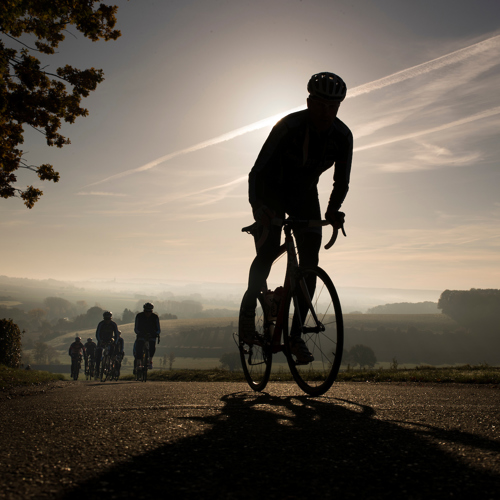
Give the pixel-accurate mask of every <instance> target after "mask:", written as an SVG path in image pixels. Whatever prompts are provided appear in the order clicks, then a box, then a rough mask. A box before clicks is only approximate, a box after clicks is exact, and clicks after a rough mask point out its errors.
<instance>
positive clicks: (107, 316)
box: [102, 311, 113, 319]
mask: <svg viewBox="0 0 500 500" xmlns="http://www.w3.org/2000/svg"><path fill="white" fill-rule="evenodd" d="M102 317H103V318H104V319H111V318H112V317H113V313H112V312H111V311H104V312H103V313H102Z"/></svg>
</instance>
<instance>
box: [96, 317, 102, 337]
mask: <svg viewBox="0 0 500 500" xmlns="http://www.w3.org/2000/svg"><path fill="white" fill-rule="evenodd" d="M101 326H102V321H101V322H100V323H99V324H98V325H97V330H96V331H95V338H96V340H97V342H100V341H101Z"/></svg>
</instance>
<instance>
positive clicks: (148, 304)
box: [143, 302, 155, 312]
mask: <svg viewBox="0 0 500 500" xmlns="http://www.w3.org/2000/svg"><path fill="white" fill-rule="evenodd" d="M143 307H144V312H148V311H149V312H151V311H152V310H153V309H154V307H155V306H154V305H153V304H151V302H146V303H145V304H144V306H143Z"/></svg>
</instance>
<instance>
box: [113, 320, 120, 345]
mask: <svg viewBox="0 0 500 500" xmlns="http://www.w3.org/2000/svg"><path fill="white" fill-rule="evenodd" d="M113 333H114V334H115V344H118V339H119V338H120V335H119V331H118V325H117V324H116V323H115V322H113Z"/></svg>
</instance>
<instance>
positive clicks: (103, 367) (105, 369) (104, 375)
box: [101, 354, 109, 382]
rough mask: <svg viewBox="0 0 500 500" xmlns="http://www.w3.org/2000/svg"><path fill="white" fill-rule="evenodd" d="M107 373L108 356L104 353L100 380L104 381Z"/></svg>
mask: <svg viewBox="0 0 500 500" xmlns="http://www.w3.org/2000/svg"><path fill="white" fill-rule="evenodd" d="M108 375H109V356H108V355H107V354H104V356H103V357H102V361H101V382H106V380H107V379H108Z"/></svg>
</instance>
